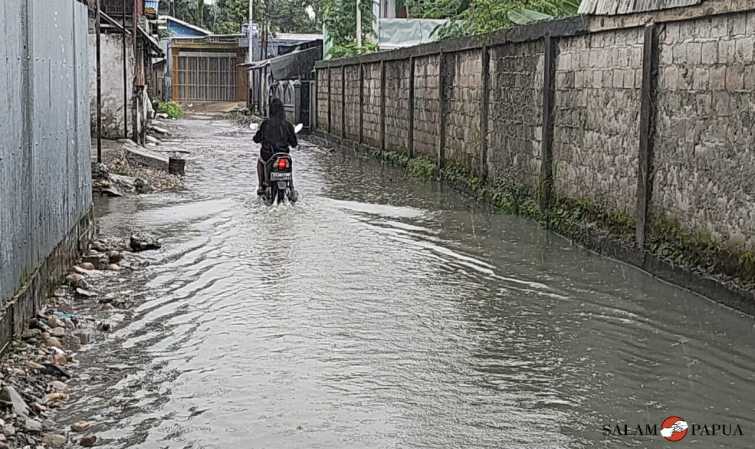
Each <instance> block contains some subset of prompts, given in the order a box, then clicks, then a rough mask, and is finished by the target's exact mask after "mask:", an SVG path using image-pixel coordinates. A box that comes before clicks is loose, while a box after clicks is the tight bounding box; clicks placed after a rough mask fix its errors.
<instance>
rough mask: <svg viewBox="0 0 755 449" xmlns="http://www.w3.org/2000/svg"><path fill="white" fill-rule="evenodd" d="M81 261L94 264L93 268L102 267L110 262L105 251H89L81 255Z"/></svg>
mask: <svg viewBox="0 0 755 449" xmlns="http://www.w3.org/2000/svg"><path fill="white" fill-rule="evenodd" d="M81 260H82V262H89V263H91V264H92V265H94V267H95V268H98V269H99V268H102V267H104V266H106V265H107V264H108V263H110V260H109V259H108V255H107V254H105V253H99V252H97V253H89V254H87V255H84V256H81Z"/></svg>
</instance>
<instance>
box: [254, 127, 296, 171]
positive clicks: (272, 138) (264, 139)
mask: <svg viewBox="0 0 755 449" xmlns="http://www.w3.org/2000/svg"><path fill="white" fill-rule="evenodd" d="M254 142H255V143H260V144H262V148H261V149H260V157H261V158H262V160H264V161H266V160H268V159H270V156H272V155H273V154H274V153H288V149H289V147H295V146H297V145H299V143H298V141H297V140H296V132H295V131H294V126H293V125H292V124H291V123H289V122H288V121H287V120H286V119H285V118H282V117H270V118H269V119H267V120H265V121H264V122H262V124H261V125H260V128H259V129H258V130H257V134H255V135H254Z"/></svg>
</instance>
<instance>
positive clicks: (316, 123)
mask: <svg viewBox="0 0 755 449" xmlns="http://www.w3.org/2000/svg"><path fill="white" fill-rule="evenodd" d="M314 87H315V89H314V91H315V95H314V96H313V97H311V98H312V101H311V103H310V108H309V113H310V122H312V127H313V128H314V129H319V128H320V120H319V119H318V116H319V115H320V109H319V105H318V102H317V95H318V94H319V93H320V71H319V70H317V69H315V86H314ZM311 114H314V115H311Z"/></svg>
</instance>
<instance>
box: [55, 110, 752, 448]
mask: <svg viewBox="0 0 755 449" xmlns="http://www.w3.org/2000/svg"><path fill="white" fill-rule="evenodd" d="M181 124H182V126H183V127H184V128H185V130H186V132H187V133H190V134H192V135H194V136H195V137H194V138H193V139H191V140H187V141H186V142H184V146H185V147H186V148H187V149H189V150H191V151H192V152H193V155H192V159H191V160H190V161H189V163H188V164H187V171H188V176H187V190H186V191H185V192H181V193H170V194H151V195H144V196H139V197H133V198H128V199H119V200H116V201H110V202H105V203H101V204H99V205H98V213H99V214H100V226H101V228H102V230H103V231H104V232H105V233H109V234H126V233H128V232H130V231H131V230H148V231H151V232H153V233H155V234H157V235H158V236H159V237H160V238H161V239H162V240H163V244H164V245H163V248H162V249H161V250H159V251H154V252H147V253H142V256H143V257H144V258H145V259H146V261H148V262H149V264H150V265H149V266H148V267H147V268H145V269H143V270H140V271H137V272H136V273H135V274H134V275H133V276H132V277H124V279H125V280H124V281H123V282H121V283H117V284H114V285H113V286H112V288H113V290H114V291H120V292H122V293H121V294H123V295H127V296H128V297H130V298H131V299H133V300H134V301H135V304H136V305H135V306H134V307H133V308H132V309H130V310H127V311H126V312H125V313H124V316H123V318H124V319H123V320H122V321H118V323H119V324H118V325H117V326H116V327H115V330H114V331H113V332H112V333H111V334H108V335H107V338H105V339H104V340H102V341H98V342H96V343H94V344H92V345H91V346H90V347H88V348H87V350H85V351H84V352H82V353H81V354H80V355H79V359H80V360H81V365H82V366H81V368H80V370H79V371H78V372H80V373H82V374H83V379H84V380H80V381H78V385H79V387H78V388H77V390H75V394H74V397H75V399H74V401H73V402H72V403H71V404H70V405H69V406H67V408H66V409H65V410H64V411H63V412H62V413H61V414H60V415H59V418H60V419H61V420H63V421H64V422H74V421H77V420H80V419H87V420H93V421H95V422H97V423H98V424H97V427H96V429H95V431H96V434H97V435H98V437H99V438H100V441H101V442H100V445H101V446H100V447H105V448H126V447H133V448H224V449H228V448H328V449H341V448H343V449H353V448H532V449H548V448H593V447H606V448H616V447H637V448H661V447H668V445H669V444H671V443H666V442H665V441H664V440H663V438H662V437H661V436H660V435H650V436H642V435H618V434H616V432H615V426H616V425H619V426H620V428H621V430H623V429H624V425H625V424H626V425H628V426H629V430H630V431H633V432H636V426H637V425H638V424H639V425H641V426H642V428H643V429H646V425H650V426H653V425H657V426H658V431H659V432H660V422H661V420H662V419H664V418H666V417H667V416H670V415H677V416H680V417H682V418H684V419H685V420H686V421H687V422H688V423H689V425H690V426H692V425H693V424H701V425H702V424H707V425H708V426H709V427H708V429H709V431H710V430H711V429H712V427H710V426H712V425H714V424H718V425H725V426H733V427H731V428H730V430H731V431H732V432H734V431H735V430H736V426H737V425H739V426H740V428H741V430H742V432H743V434H744V435H742V436H724V435H721V433H722V432H723V428H719V430H718V434H717V435H716V436H705V435H700V433H701V432H700V431H697V432H696V434H695V435H692V431H691V430H690V432H689V433H688V435H687V437H686V438H685V439H684V441H683V442H681V443H678V444H679V447H697V448H706V449H707V448H724V447H725V448H752V447H755V327H754V325H755V320H754V319H753V318H751V317H748V316H744V315H742V314H739V313H737V312H734V311H732V310H728V309H726V308H723V307H721V306H719V305H717V304H714V303H712V302H710V301H708V300H706V299H703V298H701V297H698V296H695V295H693V294H690V293H688V292H686V291H684V290H682V289H680V288H677V287H674V286H670V285H667V284H665V283H662V282H660V281H658V280H655V279H654V278H652V277H651V276H649V275H647V274H644V273H642V272H639V271H637V270H635V269H633V268H630V267H628V266H625V265H623V264H621V263H618V262H615V261H612V260H609V259H606V258H603V257H600V256H597V255H594V254H591V253H589V252H587V251H585V250H583V249H581V248H579V247H575V246H572V245H571V244H570V243H569V242H568V241H566V240H564V239H562V238H560V237H558V236H555V235H553V234H551V233H549V232H546V231H544V230H543V229H541V228H540V227H539V226H538V225H536V224H534V223H532V222H529V221H527V220H523V219H520V218H517V217H513V216H507V215H501V214H494V213H491V212H490V211H489V210H486V209H485V208H480V207H477V206H475V205H474V204H471V203H470V201H469V200H468V199H466V198H464V197H463V196H461V195H458V194H456V193H454V192H451V191H448V190H447V189H443V188H442V187H440V186H437V185H434V184H432V183H423V182H420V181H417V180H413V179H408V178H406V177H405V176H404V175H403V174H402V173H401V171H400V170H397V169H394V168H387V167H382V166H381V165H380V164H378V163H377V162H374V161H371V160H366V159H361V158H358V157H356V156H355V155H353V154H343V153H342V152H332V151H330V150H327V149H321V148H315V147H304V148H300V149H298V150H295V151H294V153H293V157H294V165H295V169H296V175H295V177H296V181H297V187H298V188H299V190H300V192H301V201H300V202H299V203H298V204H296V206H293V207H292V206H288V205H284V206H273V207H267V206H265V205H264V204H263V203H262V202H261V201H260V200H258V199H257V198H256V197H255V195H254V193H253V192H254V188H255V184H256V178H255V174H254V158H253V156H252V155H251V152H252V150H251V146H250V143H249V142H250V139H251V133H250V131H249V130H244V129H241V130H240V129H238V128H236V127H234V126H233V125H231V124H229V123H228V122H224V121H220V120H210V119H204V120H199V119H187V120H184V121H182V122H181ZM604 426H608V427H609V428H611V429H614V430H613V432H612V434H611V435H607V434H606V432H605V431H604ZM690 429H691V428H690Z"/></svg>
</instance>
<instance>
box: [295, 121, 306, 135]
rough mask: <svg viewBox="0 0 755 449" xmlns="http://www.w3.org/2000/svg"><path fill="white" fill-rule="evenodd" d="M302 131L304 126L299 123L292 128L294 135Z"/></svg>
mask: <svg viewBox="0 0 755 449" xmlns="http://www.w3.org/2000/svg"><path fill="white" fill-rule="evenodd" d="M302 129H304V125H303V124H302V123H299V124H298V125H296V126H294V132H295V133H296V134H299V132H301V130H302Z"/></svg>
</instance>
